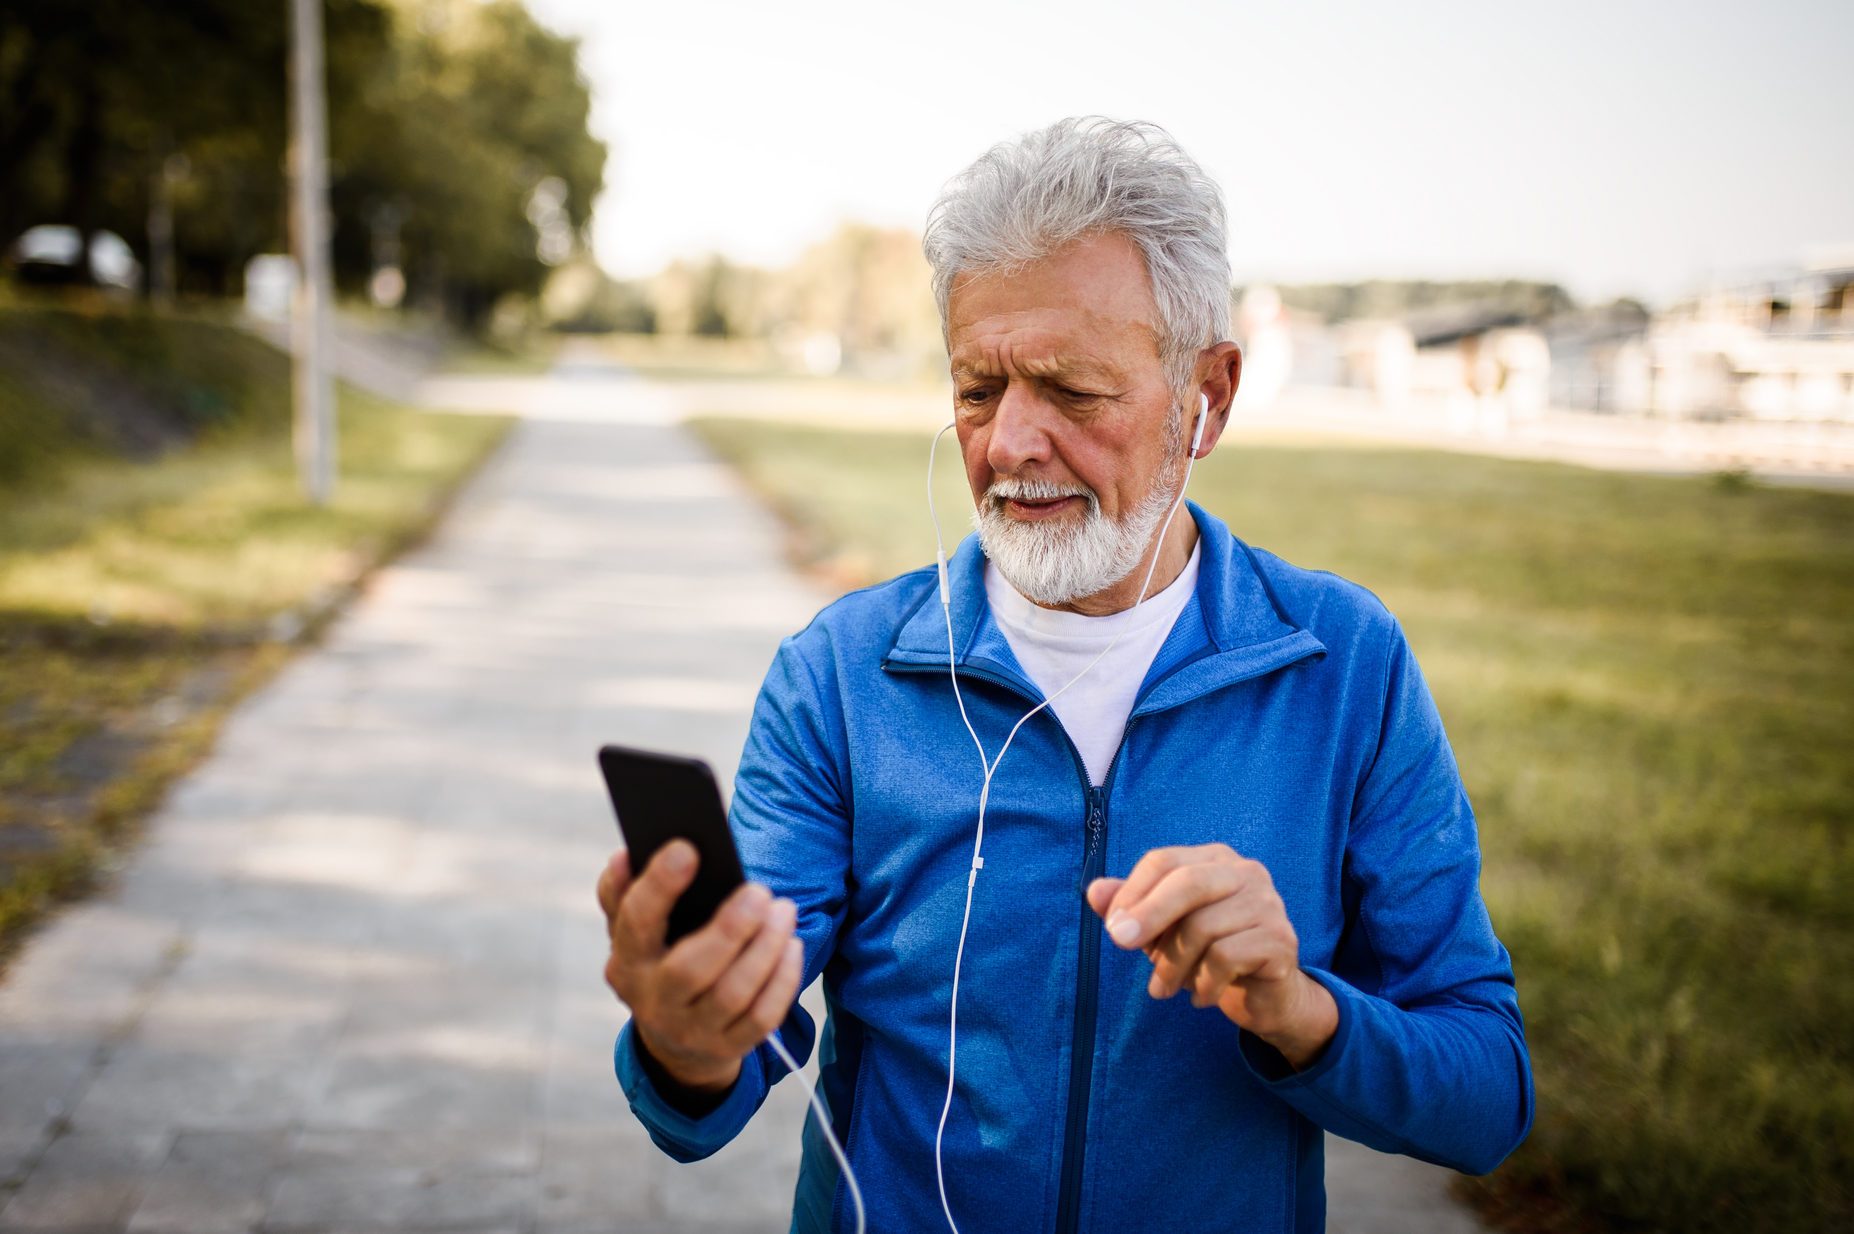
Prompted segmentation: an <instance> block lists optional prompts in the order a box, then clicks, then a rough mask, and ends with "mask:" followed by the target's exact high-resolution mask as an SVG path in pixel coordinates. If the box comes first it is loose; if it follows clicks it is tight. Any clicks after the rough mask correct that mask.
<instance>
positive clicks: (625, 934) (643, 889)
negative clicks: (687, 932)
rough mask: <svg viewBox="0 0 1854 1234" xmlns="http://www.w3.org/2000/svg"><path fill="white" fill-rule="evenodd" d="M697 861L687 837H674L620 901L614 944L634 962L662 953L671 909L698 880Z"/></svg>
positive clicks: (633, 880) (614, 931)
mask: <svg viewBox="0 0 1854 1234" xmlns="http://www.w3.org/2000/svg"><path fill="white" fill-rule="evenodd" d="M698 860H699V858H698V857H697V856H696V853H695V845H693V844H690V843H689V842H688V841H687V840H671V841H670V842H669V843H668V844H665V845H664V846H663V847H662V848H660V849H658V850H657V852H656V855H655V856H653V857H651V859H650V864H649V865H647V866H645V867H644V872H643V873H642V874H640V875H638V876H637V877H636V878H634V879H632V880H631V885H630V887H629V888H628V889H627V890H626V891H625V893H624V895H623V896H622V897H620V898H619V900H618V912H617V915H616V917H615V918H614V920H613V922H612V946H613V947H615V948H617V949H618V950H620V951H622V952H623V953H624V954H625V955H626V957H628V958H629V959H631V960H634V961H636V960H648V959H652V958H655V957H656V956H658V955H660V954H662V952H663V936H664V933H665V932H666V931H667V930H668V928H669V915H670V909H671V908H673V907H675V904H676V899H677V897H679V896H680V895H682V893H683V892H684V891H687V890H688V889H689V884H690V883H692V882H694V881H695V867H696V863H697V861H698Z"/></svg>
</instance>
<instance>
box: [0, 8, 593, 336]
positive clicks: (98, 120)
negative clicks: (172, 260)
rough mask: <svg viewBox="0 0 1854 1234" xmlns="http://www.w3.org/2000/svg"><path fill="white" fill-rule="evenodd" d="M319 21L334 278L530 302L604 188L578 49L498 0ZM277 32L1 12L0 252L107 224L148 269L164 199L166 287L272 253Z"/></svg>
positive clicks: (283, 199) (480, 310)
mask: <svg viewBox="0 0 1854 1234" xmlns="http://www.w3.org/2000/svg"><path fill="white" fill-rule="evenodd" d="M324 26H325V30H326V57H325V58H326V62H327V79H328V109H329V153H330V198H331V206H332V210H333V217H334V227H335V230H334V237H333V239H334V254H335V272H336V278H337V280H338V282H339V284H340V285H341V286H343V287H344V288H345V289H347V290H350V291H353V290H358V289H359V288H361V287H362V286H364V285H365V283H366V280H367V278H368V277H369V275H370V274H371V272H372V270H373V267H374V265H375V263H376V261H377V260H379V259H381V258H382V257H383V256H384V257H387V258H390V259H392V260H395V261H396V263H397V264H398V265H399V266H400V267H401V268H402V269H403V271H404V273H405V276H406V278H407V281H408V283H409V285H410V287H411V290H412V294H413V295H414V296H417V297H422V298H424V299H426V300H427V301H429V302H432V303H436V304H441V305H443V306H444V307H445V308H446V309H448V310H449V311H450V312H451V313H452V314H453V315H455V316H457V317H459V318H461V319H463V320H465V321H466V322H471V323H474V322H478V321H480V320H481V318H482V316H483V315H484V314H485V313H486V312H487V311H488V309H489V307H490V306H491V305H492V304H493V303H494V301H495V300H496V299H497V298H498V297H499V296H502V295H504V294H507V293H510V292H518V293H532V292H534V291H535V290H536V289H537V288H538V287H539V286H540V284H541V281H542V280H543V278H544V277H545V275H546V272H547V268H548V265H549V264H550V262H558V261H559V260H562V259H563V258H564V257H566V256H570V254H571V252H572V251H573V250H574V249H575V248H576V247H577V245H578V241H579V239H580V237H581V236H582V235H583V232H584V229H585V227H586V224H587V221H588V219H589V218H590V215H591V208H592V202H593V199H594V198H595V197H596V196H597V194H598V191H599V188H600V186H601V184H602V182H603V177H604V166H605V147H604V145H603V143H601V142H599V141H597V140H595V139H594V138H593V137H592V136H591V135H590V134H589V132H588V131H587V117H588V112H589V109H590V102H591V96H590V89H589V87H588V86H587V83H586V81H585V78H584V76H583V75H582V74H581V72H580V71H579V66H578V55H579V48H578V45H577V42H576V41H575V40H573V39H570V38H565V37H562V36H560V35H557V34H554V33H552V32H551V31H548V30H547V29H545V28H544V27H542V26H540V25H539V24H538V23H537V22H536V21H535V20H534V18H533V17H532V16H531V15H530V14H529V13H528V11H527V10H526V9H525V8H524V7H522V5H521V4H520V3H518V2H517V0H491V2H489V3H475V2H474V0H324ZM288 34H289V9H288V5H287V4H285V3H282V2H281V0H273V2H271V3H252V2H251V0H169V2H165V3H160V4H147V3H137V2H135V0H86V2H85V3H76V4H74V3H71V2H70V0H9V3H8V4H6V5H5V6H3V7H0V186H4V190H5V191H4V192H3V193H0V243H8V242H10V241H11V239H12V238H13V237H15V236H17V235H18V234H19V233H20V232H22V231H24V230H25V229H26V228H28V227H31V226H33V225H34V224H38V223H64V224H71V225H74V226H76V227H78V228H79V229H80V231H82V232H83V233H85V234H86V235H88V234H90V233H92V232H94V231H96V230H100V229H107V230H110V231H114V232H116V233H118V234H119V235H121V236H122V237H123V238H124V239H125V240H127V241H128V242H129V244H130V246H131V248H132V249H134V250H135V253H136V256H137V257H138V258H139V259H140V260H141V261H142V263H143V265H144V267H145V268H146V267H147V266H148V264H149V247H150V241H149V230H150V228H149V216H150V206H151V205H152V204H153V203H154V199H155V196H156V195H157V194H160V193H162V192H164V191H165V192H167V193H169V194H171V203H172V214H173V220H174V228H173V229H174V238H175V249H176V254H177V258H178V266H179V271H178V273H179V284H180V287H181V289H182V290H184V291H190V292H194V293H203V294H212V295H229V294H235V293H236V292H237V291H238V290H239V283H240V277H241V274H242V270H243V267H244V264H245V262H246V261H247V260H249V258H250V257H252V256H253V255H255V254H257V253H261V252H269V251H279V250H281V249H283V248H284V247H285V246H286V239H287V235H288V231H287V226H288V218H287V202H288V194H287V182H286V181H285V179H284V156H285V150H286V134H287V131H288V106H287V100H288V97H289V96H288V77H287V74H288V61H289V56H288V52H289V43H288ZM537 190H540V191H539V193H538V194H537ZM544 258H545V260H544Z"/></svg>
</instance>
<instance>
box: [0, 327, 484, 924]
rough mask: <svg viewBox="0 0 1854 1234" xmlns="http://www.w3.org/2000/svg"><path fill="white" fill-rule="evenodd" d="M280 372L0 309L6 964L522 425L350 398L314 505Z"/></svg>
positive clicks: (252, 354) (195, 339)
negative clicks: (312, 632) (290, 629)
mask: <svg viewBox="0 0 1854 1234" xmlns="http://www.w3.org/2000/svg"><path fill="white" fill-rule="evenodd" d="M289 407H290V403H289V364H288V361H287V359H286V358H285V357H284V356H282V355H281V354H279V353H278V352H277V351H276V350H275V349H273V348H271V347H269V346H268V345H266V344H264V343H262V342H260V341H258V340H256V339H253V338H251V337H248V336H246V335H244V334H242V333H239V332H238V331H236V330H233V329H230V328H228V327H227V326H225V325H223V324H220V323H218V322H215V321H212V320H210V319H207V318H203V317H185V316H179V317H160V316H154V315H150V314H144V313H123V312H120V311H116V310H110V309H107V308H93V309H92V310H90V311H78V310H71V309H66V308H55V307H45V306H36V307H35V306H25V307H13V306H0V950H4V949H5V948H6V947H7V946H9V945H11V944H12V943H14V942H16V941H17V940H18V938H19V937H20V935H21V933H22V932H23V930H24V929H25V928H26V927H27V926H28V925H29V924H30V923H31V922H32V921H33V920H34V919H36V917H37V916H38V915H40V914H41V913H42V912H43V911H44V910H45V909H46V908H47V907H48V906H49V905H51V904H52V903H54V902H55V901H56V900H57V899H59V898H61V897H65V896H68V895H71V894H74V893H75V892H77V891H79V890H81V889H82V888H83V887H85V886H86V885H88V884H89V883H90V882H92V881H93V879H94V876H95V873H96V871H97V869H98V864H99V861H100V860H102V859H103V858H105V857H106V856H107V855H108V854H109V853H110V851H111V850H112V849H113V848H114V847H116V846H118V845H119V844H120V843H121V842H122V841H123V840H124V839H126V838H127V837H128V836H130V835H131V834H132V833H133V828H134V824H135V822H136V821H137V820H138V819H139V818H140V817H141V816H142V815H143V814H145V813H146V811H147V810H148V809H149V808H150V807H151V806H152V805H153V804H155V803H156V802H157V801H158V800H159V798H160V794H161V792H162V791H163V789H164V788H165V786H166V785H167V784H168V783H169V782H171V780H172V779H173V778H174V776H176V775H177V774H179V773H180V772H181V771H184V770H185V769H186V767H187V766H189V765H191V763H192V762H193V761H195V760H196V759H197V758H198V757H199V756H201V755H202V754H203V753H204V752H205V751H206V750H207V749H209V748H210V745H211V741H212V738H213V735H214V733H215V732H216V731H217V727H218V723H219V721H220V719H221V718H222V716H223V714H224V712H225V710H226V709H227V708H228V707H229V706H230V704H231V703H232V702H234V701H235V700H236V699H237V698H238V697H239V696H240V695H241V694H243V693H244V692H245V691H247V690H249V689H250V688H251V687H252V686H254V685H255V684H257V683H258V682H260V681H262V680H263V679H264V678H265V677H266V676H267V675H268V674H269V673H270V672H271V671H272V670H274V669H275V668H276V667H277V666H278V665H279V664H280V663H281V662H282V661H283V660H284V659H285V658H286V656H287V648H285V647H283V646H281V645H279V644H278V643H276V642H274V641H272V640H271V639H270V638H269V636H268V631H269V630H270V629H271V627H272V625H273V623H275V622H277V621H278V619H280V618H288V619H290V624H292V625H300V624H301V623H302V622H303V621H305V620H307V621H309V622H313V621H314V620H315V618H316V616H317V615H318V614H325V613H326V611H327V609H328V606H329V605H330V604H331V603H332V602H333V601H334V600H335V599H337V598H338V597H339V596H340V595H341V594H342V593H343V591H344V590H345V589H346V588H349V587H351V586H352V585H353V584H354V583H355V582H356V581H357V580H358V579H359V578H360V577H361V576H362V575H363V574H364V573H365V572H366V571H367V570H368V569H370V568H372V567H373V566H374V565H377V564H378V563H380V562H382V561H384V560H386V559H387V558H389V557H391V556H392V555H394V554H395V553H397V552H398V551H400V550H401V549H402V548H404V547H405V546H406V545H408V544H409V543H411V542H413V541H414V540H416V539H417V538H418V537H419V536H421V535H422V534H423V533H424V532H425V530H426V529H427V528H428V527H429V526H430V525H431V524H432V522H433V521H434V520H435V518H436V517H437V515H438V513H439V511H440V510H441V509H442V504H443V502H444V500H445V499H446V497H447V496H448V495H449V494H450V492H451V491H453V489H454V488H455V486H456V485H457V483H458V482H459V481H460V480H461V479H462V478H463V477H464V476H465V475H467V474H468V473H469V472H470V471H471V470H472V469H473V468H474V467H475V466H476V464H477V463H478V462H479V461H481V460H482V459H483V458H485V457H487V455H488V453H489V451H490V450H491V449H492V448H493V447H494V446H495V444H496V443H497V442H498V441H499V440H500V439H501V437H502V435H503V433H504V432H505V431H506V430H507V428H508V427H509V424H510V423H511V421H509V420H507V419H505V418H500V417H468V416H446V415H441V414H432V413H428V412H423V411H419V410H416V409H414V408H411V407H406V406H401V405H398V404H394V403H390V402H387V401H384V400H381V399H378V398H374V397H372V396H370V395H367V394H364V393H362V392H359V391H356V390H352V389H348V388H345V387H343V388H342V389H341V390H340V391H339V398H338V416H339V424H340V430H339V443H340V456H339V457H340V471H339V475H338V479H337V484H336V489H335V497H334V500H333V501H332V503H330V504H329V505H328V506H327V507H324V508H315V507H312V506H310V505H309V504H308V503H307V502H306V500H305V499H304V498H303V497H302V496H301V493H300V488H299V485H298V481H297V478H296V473H295V464H294V461H293V458H292V451H291V445H290V435H289V428H290V410H289Z"/></svg>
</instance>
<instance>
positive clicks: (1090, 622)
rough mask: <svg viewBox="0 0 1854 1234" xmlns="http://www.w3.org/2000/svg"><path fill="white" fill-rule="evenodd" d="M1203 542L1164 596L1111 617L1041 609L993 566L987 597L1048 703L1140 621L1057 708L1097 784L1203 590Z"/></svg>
mask: <svg viewBox="0 0 1854 1234" xmlns="http://www.w3.org/2000/svg"><path fill="white" fill-rule="evenodd" d="M1201 543H1202V542H1201V541H1200V542H1199V545H1198V546H1193V547H1192V549H1191V559H1190V560H1189V561H1187V562H1186V563H1185V568H1184V570H1183V571H1182V572H1181V573H1180V574H1179V575H1178V577H1177V578H1176V579H1174V580H1172V583H1171V585H1170V586H1168V587H1167V588H1166V589H1165V590H1164V591H1161V592H1159V593H1158V594H1157V595H1153V596H1149V597H1147V599H1146V602H1145V603H1144V604H1141V605H1140V606H1139V607H1138V608H1130V609H1127V610H1125V611H1124V612H1119V613H1110V614H1108V615H1107V616H1105V617H1087V616H1084V615H1082V614H1081V613H1064V612H1058V611H1056V610H1054V609H1047V608H1040V607H1038V606H1037V605H1035V604H1032V603H1031V602H1030V601H1029V600H1026V599H1025V598H1024V597H1023V596H1022V595H1021V594H1019V593H1018V591H1017V589H1016V588H1015V587H1012V586H1011V585H1010V583H1009V582H1007V581H1006V580H1005V577H1004V576H1003V575H1002V574H1000V573H998V567H997V566H996V565H995V564H994V563H992V562H990V561H987V562H986V563H985V595H986V598H987V599H989V600H990V601H991V614H992V616H993V617H995V618H997V620H998V625H999V626H1000V627H1001V628H1002V629H1003V630H1004V638H1005V641H1006V642H1008V643H1009V644H1010V645H1011V651H1012V653H1013V654H1014V655H1016V657H1017V662H1018V663H1019V664H1021V665H1023V667H1024V671H1025V672H1026V673H1028V674H1030V680H1031V681H1033V682H1035V683H1036V687H1037V688H1038V689H1039V690H1041V691H1042V692H1043V697H1045V698H1048V697H1049V696H1050V695H1051V694H1053V693H1055V692H1056V691H1057V690H1061V689H1062V687H1063V686H1065V685H1067V684H1068V682H1069V679H1070V678H1072V677H1074V676H1075V674H1077V673H1079V672H1081V671H1082V670H1083V669H1084V668H1087V666H1088V665H1089V663H1090V662H1092V661H1093V660H1094V658H1095V657H1096V656H1098V655H1100V654H1101V649H1102V648H1104V647H1106V646H1107V645H1108V644H1109V643H1112V642H1113V641H1114V636H1115V635H1116V634H1119V633H1120V630H1121V628H1122V627H1123V626H1126V625H1127V624H1128V622H1129V621H1131V623H1132V628H1131V629H1128V630H1127V632H1126V634H1125V636H1124V637H1122V638H1121V640H1120V641H1119V642H1118V643H1116V644H1115V645H1114V649H1113V651H1111V652H1109V653H1108V656H1107V658H1106V659H1105V660H1102V661H1101V662H1100V663H1099V664H1096V665H1095V666H1094V668H1093V669H1091V670H1089V672H1088V673H1087V675H1086V676H1084V677H1083V678H1082V679H1081V680H1080V681H1077V682H1076V683H1075V684H1074V685H1072V686H1069V688H1068V689H1067V690H1066V691H1064V692H1063V694H1062V695H1061V697H1059V698H1057V699H1056V701H1055V702H1053V703H1051V704H1050V710H1052V711H1054V712H1055V713H1056V718H1057V719H1058V720H1061V721H1062V727H1063V728H1064V729H1065V730H1066V731H1067V732H1068V734H1069V740H1071V741H1073V742H1074V743H1075V748H1076V749H1077V750H1079V751H1081V756H1082V762H1084V763H1085V764H1087V767H1088V779H1089V782H1090V783H1093V784H1097V785H1098V784H1100V783H1102V782H1103V781H1105V780H1106V779H1107V769H1108V767H1109V766H1111V765H1112V763H1113V761H1114V752H1115V751H1116V750H1118V749H1119V748H1120V738H1121V735H1122V734H1123V733H1125V732H1126V727H1127V716H1128V714H1129V713H1131V712H1132V710H1133V698H1134V696H1135V695H1136V694H1138V693H1139V684H1140V682H1142V681H1144V680H1145V679H1146V671H1147V670H1148V669H1150V668H1151V667H1152V660H1153V657H1154V656H1156V655H1158V654H1159V648H1160V647H1162V646H1164V644H1165V636H1166V635H1168V634H1170V633H1171V630H1172V624H1173V623H1174V622H1175V621H1177V620H1178V614H1179V613H1181V612H1183V611H1184V606H1185V605H1186V604H1187V603H1188V602H1189V601H1190V599H1191V596H1192V594H1193V593H1194V592H1196V590H1197V560H1198V552H1199V547H1200V546H1201Z"/></svg>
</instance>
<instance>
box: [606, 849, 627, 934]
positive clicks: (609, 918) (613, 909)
mask: <svg viewBox="0 0 1854 1234" xmlns="http://www.w3.org/2000/svg"><path fill="white" fill-rule="evenodd" d="M630 885H631V854H630V853H628V852H626V851H625V850H624V849H622V848H621V849H619V850H618V851H617V852H615V853H613V854H612V855H611V860H609V861H607V862H606V863H605V868H604V869H603V870H600V871H599V892H598V894H599V908H600V910H602V911H603V912H604V913H605V928H606V931H607V933H609V932H610V931H611V927H612V923H613V919H614V918H616V917H617V915H618V901H619V900H621V899H623V898H624V892H625V888H627V887H629V886H630Z"/></svg>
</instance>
